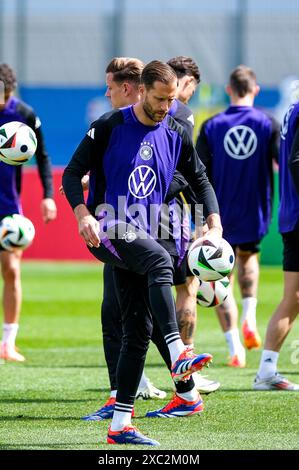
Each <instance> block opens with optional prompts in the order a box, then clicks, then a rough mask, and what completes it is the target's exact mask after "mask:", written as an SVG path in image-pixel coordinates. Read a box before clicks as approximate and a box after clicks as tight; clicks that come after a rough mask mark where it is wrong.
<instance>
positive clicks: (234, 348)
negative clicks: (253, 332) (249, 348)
mask: <svg viewBox="0 0 299 470" xmlns="http://www.w3.org/2000/svg"><path fill="white" fill-rule="evenodd" d="M224 336H225V339H226V342H227V345H228V349H229V355H230V357H233V356H236V355H237V356H239V355H244V354H245V350H244V347H243V345H242V343H241V341H240V334H239V330H238V328H233V329H231V330H228V331H226V332H225V333H224Z"/></svg>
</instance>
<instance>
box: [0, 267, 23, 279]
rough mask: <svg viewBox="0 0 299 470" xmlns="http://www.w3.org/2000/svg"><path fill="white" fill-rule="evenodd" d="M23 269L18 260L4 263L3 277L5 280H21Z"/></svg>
mask: <svg viewBox="0 0 299 470" xmlns="http://www.w3.org/2000/svg"><path fill="white" fill-rule="evenodd" d="M20 276H21V269H20V264H19V263H18V262H8V263H3V264H2V277H3V280H4V282H10V283H14V282H17V281H19V280H20Z"/></svg>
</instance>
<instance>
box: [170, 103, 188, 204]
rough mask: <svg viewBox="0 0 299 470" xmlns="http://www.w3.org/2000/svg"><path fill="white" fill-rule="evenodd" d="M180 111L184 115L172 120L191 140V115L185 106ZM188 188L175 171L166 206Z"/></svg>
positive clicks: (183, 179)
mask: <svg viewBox="0 0 299 470" xmlns="http://www.w3.org/2000/svg"><path fill="white" fill-rule="evenodd" d="M181 111H183V112H184V114H182V115H181V116H180V115H179V114H176V115H175V116H173V118H174V120H175V121H177V122H178V123H179V124H180V125H181V126H182V127H183V128H184V129H185V131H186V132H187V134H188V136H189V137H190V139H191V140H192V138H193V131H194V117H193V113H192V112H191V110H190V109H189V108H188V107H187V106H184V107H183V108H181ZM188 186H189V185H188V183H187V181H186V180H185V178H184V177H183V175H182V174H181V173H179V172H178V171H176V172H175V174H174V176H173V179H172V181H171V183H170V186H169V188H168V192H167V194H166V198H165V202H166V204H168V203H169V202H170V201H172V200H173V199H174V198H176V197H178V196H179V194H180V193H181V192H183V191H184V190H185V189H186V188H187V187H188Z"/></svg>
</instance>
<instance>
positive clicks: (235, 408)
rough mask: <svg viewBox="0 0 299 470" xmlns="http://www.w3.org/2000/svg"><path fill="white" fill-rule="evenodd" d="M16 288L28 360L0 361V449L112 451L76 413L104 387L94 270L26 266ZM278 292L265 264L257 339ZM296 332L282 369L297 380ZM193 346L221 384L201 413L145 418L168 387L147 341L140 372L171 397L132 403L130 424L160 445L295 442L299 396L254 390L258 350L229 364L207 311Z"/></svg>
mask: <svg viewBox="0 0 299 470" xmlns="http://www.w3.org/2000/svg"><path fill="white" fill-rule="evenodd" d="M23 288H24V303H23V311H22V317H21V327H20V332H19V336H18V346H19V348H20V349H21V352H22V353H23V354H24V355H25V356H26V358H27V361H26V363H25V364H7V363H6V364H1V365H0V377H1V387H0V422H1V426H0V449H10V450H11V449H30V450H35V449H59V450H64V449H73V450H74V449H94V450H100V449H109V450H117V448H118V446H112V447H111V446H108V445H107V444H106V434H107V428H108V424H109V422H107V421H102V422H100V423H99V422H84V421H81V420H80V417H81V416H83V415H85V414H87V413H90V412H93V411H95V410H96V409H97V408H98V407H99V405H100V404H101V403H103V402H104V400H106V398H107V397H108V393H109V390H108V374H107V370H106V367H105V362H104V356H103V349H102V344H101V327H100V299H101V296H102V275H101V267H99V266H98V265H97V264H77V263H74V264H71V263H68V264H63V263H62V264H58V263H57V264H56V263H43V264H40V263H24V264H23ZM281 294H282V272H281V269H280V268H276V269H275V268H267V267H264V268H263V269H262V271H261V282H260V291H259V305H258V322H259V326H260V332H261V334H262V336H263V337H264V334H265V329H266V325H267V321H268V319H269V316H270V315H271V313H272V312H273V310H274V308H275V306H276V305H277V303H278V302H279V300H280V298H281ZM238 298H239V297H238ZM298 338H299V324H298V323H297V324H295V326H294V328H293V330H292V332H291V334H290V335H289V337H288V338H287V340H286V342H285V345H284V347H283V350H282V353H281V356H280V361H279V369H280V371H281V372H283V373H284V374H286V376H287V377H288V378H290V379H291V380H293V381H297V382H298V381H299V366H298V364H297V365H296V364H292V363H291V355H292V353H293V356H294V349H293V347H294V345H296V343H295V341H296V340H298ZM196 346H197V347H196V350H197V351H198V352H211V353H212V354H213V355H214V363H213V365H212V367H210V369H208V373H209V377H210V378H215V379H218V380H220V382H221V389H220V390H218V391H217V392H216V393H212V394H210V395H208V396H207V395H205V396H204V402H205V411H204V412H203V413H202V415H201V416H194V417H192V418H180V419H172V420H169V419H145V418H144V417H143V416H144V415H145V413H146V411H148V410H152V409H155V408H157V407H160V406H162V405H163V404H165V403H166V402H167V401H168V400H169V399H170V397H171V393H172V384H171V380H170V378H169V375H168V372H167V370H166V368H165V366H164V365H163V364H162V362H161V359H160V358H159V356H158V353H157V352H156V350H155V347H154V346H151V348H150V351H149V354H148V358H147V365H146V373H147V375H148V376H149V377H150V378H151V379H152V381H153V382H154V383H155V385H156V386H158V387H160V388H162V389H165V390H167V392H168V394H167V401H162V402H161V401H153V400H151V401H139V400H138V401H137V402H136V407H135V409H136V418H135V419H134V423H135V424H136V425H137V426H138V427H139V428H140V430H141V431H142V432H144V433H145V434H147V435H149V436H150V437H152V438H154V439H156V440H158V441H160V443H161V449H165V450H172V449H184V450H189V449H192V450H195V449H197V450H201V449H298V448H299V428H298V399H299V396H298V394H296V393H295V392H290V393H288V392H254V391H253V390H252V389H251V385H252V381H253V379H254V376H255V372H256V369H257V367H258V364H259V358H260V352H258V351H252V352H249V353H248V354H247V358H248V361H247V362H248V367H247V368H246V369H243V370H238V369H231V368H228V367H226V366H225V363H226V360H227V348H226V344H225V342H224V337H223V334H222V333H221V332H220V327H219V325H218V322H217V319H216V315H215V313H214V311H213V309H201V310H200V311H199V316H198V326H197V333H196ZM297 348H298V342H297ZM295 357H296V354H295ZM297 358H299V353H298V354H297ZM293 362H294V361H293ZM131 447H133V448H135V446H131ZM128 448H130V446H128Z"/></svg>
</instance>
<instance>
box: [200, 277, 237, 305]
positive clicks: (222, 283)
mask: <svg viewBox="0 0 299 470" xmlns="http://www.w3.org/2000/svg"><path fill="white" fill-rule="evenodd" d="M228 293H229V279H228V277H224V278H223V279H219V281H210V282H205V281H201V280H200V279H199V288H198V291H197V303H198V304H199V305H201V306H202V307H216V306H217V305H221V304H222V303H223V302H224V301H225V299H226V298H227V296H228Z"/></svg>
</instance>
